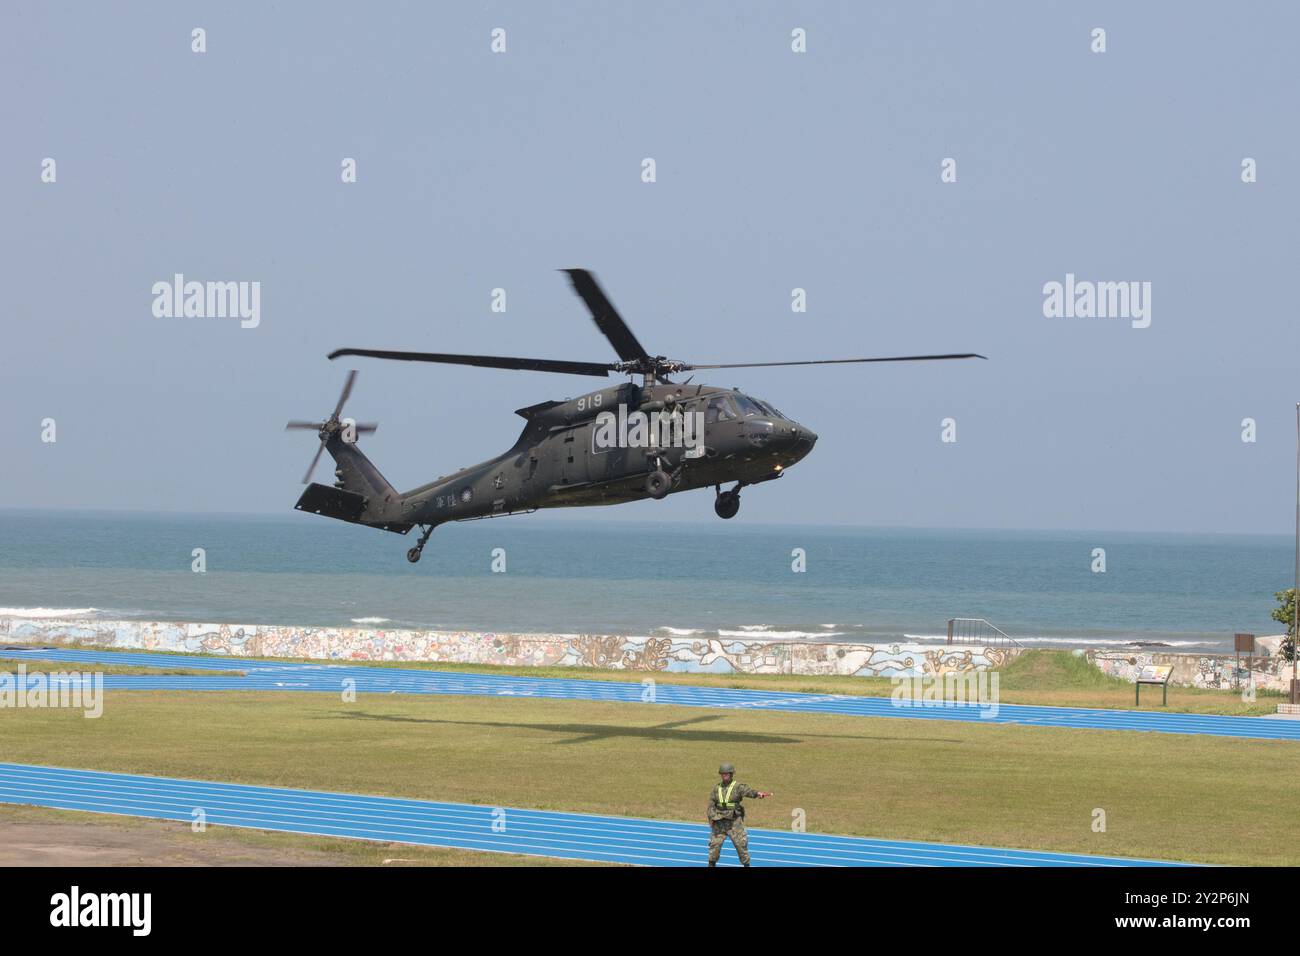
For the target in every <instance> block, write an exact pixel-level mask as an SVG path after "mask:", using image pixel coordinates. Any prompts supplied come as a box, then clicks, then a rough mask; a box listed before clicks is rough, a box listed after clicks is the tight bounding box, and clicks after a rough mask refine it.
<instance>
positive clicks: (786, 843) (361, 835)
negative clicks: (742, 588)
mask: <svg viewBox="0 0 1300 956" xmlns="http://www.w3.org/2000/svg"><path fill="white" fill-rule="evenodd" d="M0 803H19V804H33V805H36V806H41V807H55V808H58V809H62V810H85V811H91V812H95V813H111V814H118V815H125V816H133V817H151V818H153V819H156V820H180V821H184V822H186V823H189V822H192V821H193V820H194V819H195V814H194V811H195V810H197V809H201V810H202V811H203V814H204V817H205V819H206V822H207V823H210V824H219V825H222V826H231V827H251V828H254V829H258V830H279V831H283V832H286V833H308V834H315V835H321V836H334V837H348V838H352V839H358V840H379V841H385V842H393V843H411V844H418V845H421V846H437V847H455V848H460V849H465V850H487V851H495V852H498V853H522V854H527V855H530V856H544V857H558V858H560V859H567V860H588V861H601V862H608V863H631V864H640V865H644V866H701V865H703V864H704V863H705V861H706V858H707V846H708V840H709V828H708V826H707V825H705V824H702V823H672V822H668V821H664V820H641V819H637V818H635V817H604V816H592V815H588V814H582V813H554V812H546V811H541V810H517V809H511V808H494V807H486V806H475V805H473V804H467V803H434V802H432V801H429V800H401V799H397V798H394V797H365V796H356V795H353V794H347V793H322V792H318V791H314V790H286V789H281V788H279V787H252V786H245V785H243V784H233V783H209V782H205V781H201V780H172V779H168V778H165V777H143V776H137V775H135V774H124V773H102V772H99V771H93V770H68V769H63V768H59V767H31V766H27V765H25V764H11V763H0ZM494 824H496V826H495V827H494ZM749 846H750V852H751V853H752V854H753V860H754V865H755V866H1171V865H1177V864H1171V863H1167V862H1162V861H1156V860H1134V859H1124V858H1118V857H1101V856H1084V855H1079V854H1068V853H1046V852H1043V853H1040V852H1035V851H1030V850H1002V849H997V848H994V847H972V846H945V845H943V844H941V843H908V842H901V841H897V840H869V839H864V838H861V837H839V836H821V835H819V834H813V833H792V832H789V831H784V830H758V829H751V830H750V831H749ZM722 865H723V866H738V865H739V861H738V860H737V859H736V855H735V850H734V848H732V847H731V845H730V844H728V845H727V846H726V848H725V850H724V853H723V858H722Z"/></svg>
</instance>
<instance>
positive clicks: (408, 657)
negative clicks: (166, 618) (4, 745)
mask: <svg viewBox="0 0 1300 956" xmlns="http://www.w3.org/2000/svg"><path fill="white" fill-rule="evenodd" d="M0 641H9V642H11V643H24V644H32V643H49V644H87V645H95V646H99V647H117V648H130V649H144V650H153V651H184V652H189V653H201V654H228V655H231V656H234V657H305V658H313V659H318V660H349V661H447V662H456V663H467V664H508V665H514V666H546V665H560V666H573V667H608V668H617V669H624V670H636V671H697V672H703V673H717V674H731V673H742V674H801V675H802V674H846V675H859V676H864V677H892V676H895V675H907V676H912V677H918V676H923V675H931V674H945V673H948V672H954V671H956V672H960V671H971V670H983V669H987V668H990V667H998V666H1000V665H1001V664H1002V663H1003V662H1004V661H1006V660H1007V659H1008V658H1009V657H1010V656H1012V655H1013V654H1014V653H1016V652H1015V651H1013V650H1006V649H999V648H992V647H957V646H953V647H947V646H944V647H934V646H931V645H918V644H880V645H871V644H830V643H827V644H811V643H802V642H798V643H796V642H792V641H761V640H735V639H731V638H725V639H717V638H713V639H705V638H699V637H671V638H670V637H662V638H659V637H610V636H603V635H595V634H485V633H478V632H449V631H408V630H374V629H369V628H332V627H331V628H310V627H273V626H267V625H256V624H255V625H233V624H178V623H165V622H152V621H150V622H145V621H89V620H67V621H59V620H50V619H29V618H0Z"/></svg>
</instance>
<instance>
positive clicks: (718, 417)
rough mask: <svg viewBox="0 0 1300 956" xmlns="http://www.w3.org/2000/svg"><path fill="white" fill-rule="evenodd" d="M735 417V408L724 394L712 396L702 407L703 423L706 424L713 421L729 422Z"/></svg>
mask: <svg viewBox="0 0 1300 956" xmlns="http://www.w3.org/2000/svg"><path fill="white" fill-rule="evenodd" d="M737 417H738V416H737V415H736V408H735V406H734V405H732V404H731V399H730V398H728V397H727V396H726V395H715V396H713V398H711V399H709V404H708V405H707V406H706V407H705V409H704V424H706V425H712V424H714V423H715V422H729V421H732V420H733V419H735V418H737Z"/></svg>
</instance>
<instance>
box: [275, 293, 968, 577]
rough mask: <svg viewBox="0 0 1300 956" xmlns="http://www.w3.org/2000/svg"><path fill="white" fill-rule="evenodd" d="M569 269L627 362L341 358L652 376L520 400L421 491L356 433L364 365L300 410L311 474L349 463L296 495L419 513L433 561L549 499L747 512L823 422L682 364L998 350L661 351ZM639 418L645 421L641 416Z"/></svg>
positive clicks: (400, 522)
mask: <svg viewBox="0 0 1300 956" xmlns="http://www.w3.org/2000/svg"><path fill="white" fill-rule="evenodd" d="M564 271H565V272H566V273H567V274H568V276H569V280H570V281H571V282H572V283H573V288H574V291H576V292H577V293H578V295H579V296H581V297H582V300H583V302H585V303H586V305H587V308H588V309H589V310H590V312H591V317H592V319H593V320H594V321H595V323H596V327H597V328H598V329H600V331H601V332H602V333H604V335H605V338H607V339H608V340H609V343H610V344H611V345H612V346H613V347H614V351H615V352H617V353H618V357H619V359H620V361H618V362H609V363H605V362H570V361H565V360H562V359H533V358H505V357H499V356H492V355H448V354H444V353H440V352H398V351H390V350H387V349H351V348H349V349H338V350H337V351H334V352H331V353H330V356H329V357H330V358H331V359H336V358H339V357H340V356H344V355H360V356H368V357H371V358H381V359H398V360H402V361H408V362H442V363H448V364H451V365H477V366H480V367H483V368H505V369H523V370H527V371H532V372H560V373H563V374H566V375H592V376H597V377H601V378H603V377H606V376H608V375H609V373H610V372H615V373H621V374H626V375H630V376H633V377H636V376H639V377H640V379H641V381H640V384H637V383H636V382H634V381H632V382H625V383H623V384H621V385H617V386H614V387H612V388H604V389H601V390H600V391H596V392H589V393H588V394H586V395H582V396H580V397H578V398H572V399H569V400H568V401H565V402H556V401H547V402H540V403H538V404H537V405H530V406H528V407H527V408H521V409H518V410H517V411H516V412H515V414H517V415H520V416H522V417H523V418H524V419H525V421H527V424H526V425H525V426H524V430H523V432H521V433H520V435H519V438H518V439H517V440H516V441H515V443H514V445H513V446H511V448H510V450H509V451H507V452H505V453H504V454H502V455H498V456H497V457H496V458H492V459H490V460H488V461H485V462H483V463H482V464H478V465H474V466H473V467H472V468H465V469H462V470H461V471H458V472H456V473H455V474H453V475H448V476H446V477H443V478H439V479H437V480H436V481H431V482H429V483H428V484H424V485H421V486H420V487H418V488H414V489H412V490H411V491H407V492H398V491H397V490H396V489H394V488H393V486H392V485H390V484H389V483H388V482H387V481H386V480H385V479H384V476H383V475H381V474H380V473H379V470H378V469H377V468H376V467H375V466H374V465H373V464H372V463H371V461H370V459H368V458H367V457H366V456H365V455H363V454H362V453H361V451H360V449H358V448H357V446H356V436H357V435H358V434H365V433H367V432H373V431H374V430H375V428H376V427H377V426H375V425H373V424H369V425H366V424H356V423H354V422H353V421H352V420H351V419H340V418H339V415H340V413H341V412H342V411H343V404H344V402H346V401H347V399H348V396H349V395H350V394H351V392H352V385H353V383H354V382H355V380H356V374H357V373H356V372H355V371H351V372H349V373H348V377H347V381H346V383H345V384H344V386H343V393H342V395H340V396H339V401H338V404H337V405H336V406H335V408H334V413H333V414H332V415H330V417H329V418H327V419H326V420H325V421H323V422H299V421H295V422H290V423H289V424H288V425H287V426H286V427H287V428H289V429H310V430H312V431H315V432H318V433H319V436H320V442H321V444H320V447H319V448H317V449H316V457H315V458H313V459H312V463H311V466H310V467H309V468H308V469H307V475H306V476H305V477H304V478H303V481H304V483H306V482H310V481H311V475H312V472H313V471H314V470H315V468H316V463H317V462H318V461H319V460H320V456H321V452H322V451H328V452H329V453H330V455H331V456H333V458H334V461H335V463H336V467H335V469H334V475H335V479H336V480H335V482H334V485H333V487H330V486H328V485H321V484H315V483H312V484H309V485H308V486H307V490H306V491H304V492H303V493H302V497H300V498H299V499H298V503H297V504H296V505H295V506H294V507H296V508H297V509H298V510H299V511H310V512H312V513H313V514H319V515H325V516H327V517H330V518H339V519H340V520H343V521H350V522H353V523H355V524H362V525H366V526H368V527H371V528H381V529H383V530H384V531H393V532H396V533H398V534H406V533H407V532H408V531H410V530H411V529H412V528H414V527H417V526H419V527H420V528H421V529H422V533H421V535H420V540H419V542H418V543H417V544H416V545H415V547H413V548H411V549H410V550H409V551H407V552H406V557H407V560H409V561H412V562H415V561H419V560H420V554H421V552H422V551H423V550H424V545H425V542H426V541H428V540H429V535H430V534H432V532H433V529H434V528H435V527H437V526H438V525H440V524H444V523H446V522H448V521H465V520H469V519H476V518H491V517H496V516H499V515H510V514H520V513H528V512H532V511H536V510H537V509H538V508H571V507H579V506H584V505H613V504H620V503H622V502H625V501H637V500H640V499H643V498H664V497H666V496H668V495H670V494H673V493H675V492H679V491H690V490H692V489H695V488H706V487H709V486H712V487H713V488H714V490H715V491H716V493H717V497H716V500H715V501H714V505H713V508H714V510H715V511H716V512H717V514H718V517H720V518H734V517H735V516H736V512H737V511H739V510H740V489H741V488H744V487H745V486H747V485H756V484H759V483H760V482H764V481H771V480H773V479H775V478H780V477H781V476H782V475H783V474H784V473H785V469H787V468H789V467H790V466H791V465H793V464H795V463H796V462H798V461H799V460H800V459H802V458H803V457H804V456H805V455H807V454H808V453H809V452H810V451H812V448H813V445H814V444H815V443H816V442H817V435H816V434H814V432H813V431H812V429H810V428H808V427H807V426H805V425H801V424H799V423H798V422H796V421H794V420H793V419H791V418H788V417H787V416H785V415H783V414H782V413H781V412H779V411H777V410H776V408H775V407H773V406H772V405H771V404H770V403H769V402H764V401H760V400H759V399H757V398H754V397H753V396H751V395H744V394H742V393H741V392H739V391H737V390H735V389H725V388H715V387H713V386H710V385H692V384H690V381H691V380H690V379H687V380H686V381H685V382H681V383H678V382H674V381H673V380H672V379H670V378H669V376H670V375H678V374H680V373H682V372H691V371H695V370H697V369H715V368H762V367H773V366H779V365H839V364H849V363H857V362H919V361H929V360H937V359H965V358H983V357H984V356H982V355H976V354H974V353H963V354H960V355H903V356H895V357H891V358H859V359H821V360H815V361H803V362H740V363H728V364H717V365H698V364H693V363H690V362H681V361H677V360H675V359H668V358H665V357H664V356H662V355H651V354H650V353H649V352H647V351H646V350H645V348H644V347H642V345H641V343H640V342H639V341H637V338H636V336H635V335H633V334H632V330H631V329H630V328H628V326H627V323H626V322H624V321H623V318H622V317H621V316H620V315H619V314H618V312H617V311H616V310H615V308H614V306H613V305H612V304H611V303H610V301H609V299H608V298H607V297H606V296H605V293H604V292H603V291H601V288H600V286H599V285H597V284H596V280H595V278H594V277H593V276H592V275H591V273H589V272H587V271H586V270H585V269H566V270H564ZM693 377H694V376H692V378H693ZM638 413H639V415H640V418H638V417H637V416H638ZM629 420H632V425H631V427H628V425H627V423H628V421H629ZM647 420H652V423H651V425H650V427H641V428H640V429H639V430H638V428H637V424H636V423H637V422H638V421H640V422H645V421H647ZM655 425H657V426H658V427H657V428H656V427H655ZM692 426H694V427H692ZM611 438H612V439H613V440H612V441H611ZM733 481H734V482H735V486H734V487H733V488H731V489H729V490H727V491H723V490H722V485H723V484H724V483H730V482H733Z"/></svg>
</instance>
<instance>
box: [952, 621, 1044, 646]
mask: <svg viewBox="0 0 1300 956" xmlns="http://www.w3.org/2000/svg"><path fill="white" fill-rule="evenodd" d="M948 643H949V644H978V645H979V646H980V647H1019V648H1023V647H1024V646H1025V645H1023V644H1021V643H1020V642H1019V641H1017V640H1016V639H1015V638H1014V637H1012V636H1011V635H1010V634H1008V633H1007V632H1006V631H1004V630H1002V629H1001V628H999V627H995V626H994V625H992V624H990V623H989V622H988V621H986V620H984V618H982V617H954V618H950V619H949V621H948Z"/></svg>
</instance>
